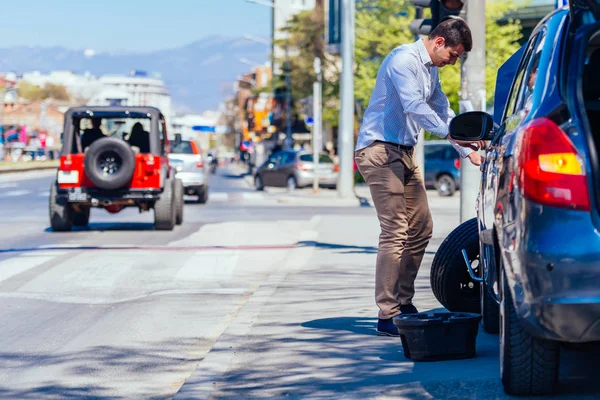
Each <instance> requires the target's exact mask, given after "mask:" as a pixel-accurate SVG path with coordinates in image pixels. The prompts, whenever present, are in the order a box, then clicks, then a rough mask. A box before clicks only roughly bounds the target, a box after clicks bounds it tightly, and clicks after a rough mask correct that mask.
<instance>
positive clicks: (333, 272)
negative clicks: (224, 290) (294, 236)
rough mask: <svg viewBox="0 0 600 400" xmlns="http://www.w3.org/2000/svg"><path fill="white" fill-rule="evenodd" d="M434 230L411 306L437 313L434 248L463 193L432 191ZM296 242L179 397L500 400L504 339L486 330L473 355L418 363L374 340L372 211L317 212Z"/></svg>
mask: <svg viewBox="0 0 600 400" xmlns="http://www.w3.org/2000/svg"><path fill="white" fill-rule="evenodd" d="M429 194H430V204H431V208H432V214H433V218H434V225H435V227H434V236H433V238H432V240H431V242H430V245H429V247H428V249H427V252H426V255H425V258H424V261H423V265H422V268H421V270H420V272H419V275H418V278H417V281H416V290H417V293H416V296H415V305H416V306H417V307H418V308H419V309H420V310H422V311H425V310H431V309H440V308H441V306H440V304H439V303H438V301H437V300H436V299H435V298H434V296H433V294H432V292H431V289H430V284H429V269H430V265H431V262H432V260H433V256H434V254H435V251H436V250H437V248H438V247H439V245H440V243H441V242H442V241H443V240H444V238H445V237H446V235H447V234H448V233H449V232H450V231H451V230H452V229H454V228H455V227H456V226H457V225H458V222H459V221H458V219H459V218H458V210H459V207H458V206H459V196H454V197H452V198H443V199H442V198H440V197H438V196H437V194H436V193H435V192H430V193H429ZM311 222H312V224H311V226H310V228H308V229H307V230H306V231H305V232H303V234H302V235H301V237H300V239H299V241H298V245H297V247H296V248H294V249H293V250H291V251H290V253H289V255H288V257H287V258H286V260H285V261H284V262H283V263H282V265H280V266H279V267H278V269H277V270H276V271H274V272H273V273H272V274H271V275H270V276H269V278H268V280H267V281H266V282H265V283H263V284H262V285H261V286H260V287H259V288H258V289H257V291H256V292H254V293H253V295H252V296H251V297H250V299H249V300H248V301H247V303H246V304H245V305H244V306H243V307H242V308H241V310H240V312H239V313H238V314H237V315H236V316H235V318H234V320H233V321H232V322H231V324H230V325H229V326H228V327H227V329H226V330H225V331H224V333H223V334H222V335H221V336H220V337H219V339H218V340H217V342H216V343H215V344H214V346H213V348H212V349H211V351H210V352H209V353H208V354H207V356H206V357H205V358H204V359H203V360H202V361H201V362H200V363H199V365H198V367H197V369H196V371H195V372H194V373H193V374H192V376H191V377H190V379H188V381H187V382H186V383H185V384H184V385H183V387H182V388H181V390H180V391H179V392H178V394H177V395H176V396H175V398H176V399H192V398H194V399H200V398H202V399H206V398H283V397H285V398H311V399H313V398H314V399H322V398H323V399H325V398H327V399H339V398H343V399H371V398H381V399H383V398H390V399H391V398H394V399H399V398H401V399H432V398H435V399H500V398H507V397H506V396H504V394H503V392H502V388H501V384H500V380H499V377H498V374H499V372H498V338H497V336H492V335H487V334H485V333H483V332H481V331H480V333H479V336H478V339H477V350H478V355H477V357H476V358H474V359H470V360H462V361H446V362H435V363H413V362H411V361H410V360H408V359H406V358H405V357H404V355H403V353H402V346H401V342H400V339H398V338H389V337H380V336H376V332H375V327H376V323H377V308H376V306H375V304H374V265H375V258H376V253H377V239H378V235H379V228H378V222H377V219H376V217H375V214H374V209H373V208H368V209H367V208H360V207H357V208H356V213H347V214H344V215H318V216H315V217H314V218H313V220H312V221H311Z"/></svg>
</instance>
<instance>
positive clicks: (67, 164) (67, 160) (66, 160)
mask: <svg viewBox="0 0 600 400" xmlns="http://www.w3.org/2000/svg"><path fill="white" fill-rule="evenodd" d="M59 169H60V170H61V171H72V170H73V160H72V159H71V155H70V154H67V155H66V156H61V157H60V168H59Z"/></svg>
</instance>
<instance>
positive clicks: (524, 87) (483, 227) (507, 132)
mask: <svg viewBox="0 0 600 400" xmlns="http://www.w3.org/2000/svg"><path fill="white" fill-rule="evenodd" d="M545 33H546V31H545V29H544V28H542V29H541V30H540V31H539V32H537V33H536V34H535V36H533V37H532V38H531V39H530V40H529V42H528V43H527V47H526V49H525V52H524V54H523V57H522V59H521V62H520V63H519V67H518V69H517V71H516V75H515V78H514V81H513V84H512V86H511V89H510V94H509V97H508V101H507V104H506V107H505V110H504V113H503V117H502V120H501V122H502V124H501V125H500V127H499V129H498V130H497V131H496V135H495V137H494V138H493V140H492V141H491V143H490V145H489V146H488V149H487V153H486V160H485V162H484V163H483V164H482V166H481V170H482V172H483V174H482V184H481V190H482V192H481V194H480V196H481V200H480V204H479V208H480V212H479V223H480V239H481V240H480V243H481V253H480V254H481V255H482V257H481V258H482V262H483V263H484V264H485V268H484V271H485V275H484V279H485V282H486V285H487V287H488V289H491V290H492V294H493V295H494V297H496V300H498V276H499V275H498V270H497V268H496V263H495V257H496V256H499V255H496V254H494V242H493V232H494V231H493V230H494V227H495V228H496V233H497V235H498V238H499V240H500V241H501V242H502V243H505V242H510V241H511V238H514V237H516V235H517V232H516V229H517V226H516V225H515V217H516V216H515V210H514V207H511V205H513V206H514V202H512V198H507V196H508V197H510V196H512V193H511V191H512V188H513V186H514V185H513V182H511V181H514V179H516V178H517V177H516V176H515V175H514V172H512V171H510V167H508V166H509V164H510V163H511V162H512V157H513V150H514V144H515V139H516V136H517V134H518V132H519V128H520V127H521V126H522V125H523V123H524V122H525V121H526V120H527V117H528V115H529V112H530V111H531V107H532V104H533V101H532V98H533V90H535V76H536V75H535V74H536V73H537V65H538V63H539V60H540V58H541V55H542V49H543V46H544V43H545V37H546V34H545ZM534 69H535V70H534ZM506 205H509V206H508V207H507V206H506ZM500 247H502V246H500Z"/></svg>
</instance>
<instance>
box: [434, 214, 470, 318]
mask: <svg viewBox="0 0 600 400" xmlns="http://www.w3.org/2000/svg"><path fill="white" fill-rule="evenodd" d="M462 249H465V250H466V251H467V255H468V257H469V261H470V262H471V266H472V267H473V269H474V271H475V273H476V274H477V273H479V267H480V259H479V232H478V229H477V219H476V218H472V219H470V220H468V221H465V222H463V223H462V224H461V225H459V226H458V227H457V228H456V229H454V230H453V231H452V232H450V234H449V235H448V237H447V238H446V239H445V240H444V241H443V242H442V244H441V245H440V247H439V249H438V251H437V252H436V253H435V257H434V258H433V262H432V264H431V274H430V278H429V279H430V281H431V289H432V291H433V294H434V295H435V297H436V298H437V299H438V301H439V302H440V303H442V305H443V306H444V307H446V308H447V309H448V310H449V311H454V312H472V313H477V312H479V310H480V306H479V290H480V289H479V282H475V281H474V280H473V279H472V278H471V276H470V275H469V271H468V270H467V266H466V265H465V260H464V258H463V255H462Z"/></svg>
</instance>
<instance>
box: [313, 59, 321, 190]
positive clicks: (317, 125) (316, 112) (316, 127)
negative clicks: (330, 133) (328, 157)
mask: <svg viewBox="0 0 600 400" xmlns="http://www.w3.org/2000/svg"><path fill="white" fill-rule="evenodd" d="M314 67H315V74H316V75H317V81H316V82H315V83H313V137H312V147H313V168H314V171H313V192H314V193H317V192H318V191H319V176H318V173H317V170H318V168H319V152H320V151H321V130H322V127H323V125H322V122H321V119H322V118H321V79H322V78H321V59H320V58H318V57H316V58H315V63H314Z"/></svg>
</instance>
